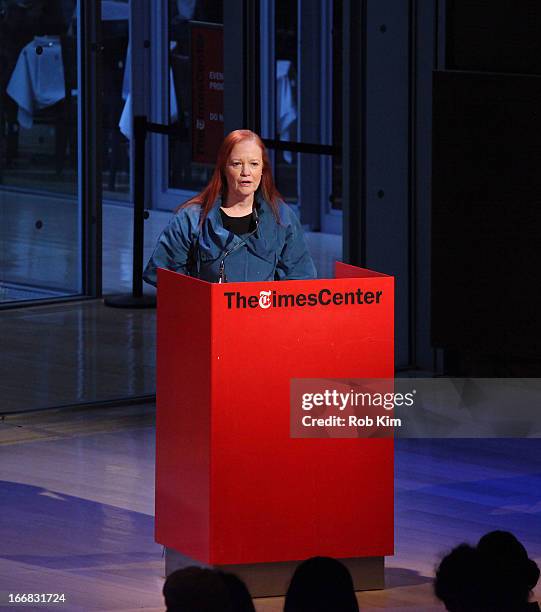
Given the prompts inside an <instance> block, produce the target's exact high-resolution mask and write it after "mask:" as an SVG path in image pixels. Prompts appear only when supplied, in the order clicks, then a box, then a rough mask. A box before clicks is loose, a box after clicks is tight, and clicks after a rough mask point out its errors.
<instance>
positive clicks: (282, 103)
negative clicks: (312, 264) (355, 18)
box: [260, 0, 342, 277]
mask: <svg viewBox="0 0 541 612" xmlns="http://www.w3.org/2000/svg"><path fill="white" fill-rule="evenodd" d="M261 9H262V10H261V25H260V28H261V32H260V34H261V35H260V40H261V49H260V58H261V64H260V73H261V80H260V82H261V133H262V135H263V137H264V138H266V139H268V145H269V149H270V150H271V153H272V158H273V163H274V173H275V179H276V184H277V186H278V189H279V191H280V192H281V193H282V195H283V197H284V200H285V201H286V202H287V203H288V204H289V205H291V206H293V208H294V209H295V210H296V211H297V212H298V214H299V216H300V219H301V222H302V224H303V225H304V226H305V228H306V230H308V232H309V234H308V239H309V242H310V249H311V252H312V254H313V256H314V259H315V260H316V263H317V269H318V273H319V275H320V276H322V277H326V276H332V273H333V266H334V260H336V259H341V257H342V162H341V144H342V119H341V118H342V93H341V92H342V78H341V77H342V75H341V70H342V68H341V67H342V0H295V1H294V2H291V1H290V0H261ZM288 143H291V144H288Z"/></svg>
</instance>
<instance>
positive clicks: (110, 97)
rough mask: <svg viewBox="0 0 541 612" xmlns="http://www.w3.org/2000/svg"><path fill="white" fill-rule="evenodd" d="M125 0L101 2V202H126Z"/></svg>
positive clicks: (128, 61) (127, 14) (128, 97)
mask: <svg viewBox="0 0 541 612" xmlns="http://www.w3.org/2000/svg"><path fill="white" fill-rule="evenodd" d="M129 18H130V3H129V0H115V1H114V2H111V1H109V0H102V2H101V35H102V45H103V50H102V53H101V56H100V58H101V62H102V64H101V69H102V79H103V91H102V100H101V102H102V129H103V132H102V139H103V156H102V169H103V199H104V200H106V201H107V200H120V201H125V202H126V201H129V199H130V157H129V155H130V140H131V137H132V134H131V130H132V126H131V119H132V115H131V79H130V71H131V48H130V45H129V30H130V27H129Z"/></svg>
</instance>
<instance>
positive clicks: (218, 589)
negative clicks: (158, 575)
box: [163, 567, 255, 612]
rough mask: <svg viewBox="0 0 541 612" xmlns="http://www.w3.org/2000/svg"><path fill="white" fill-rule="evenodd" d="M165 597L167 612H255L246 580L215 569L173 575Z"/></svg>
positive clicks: (185, 571) (167, 584)
mask: <svg viewBox="0 0 541 612" xmlns="http://www.w3.org/2000/svg"><path fill="white" fill-rule="evenodd" d="M163 596H164V598H165V605H166V609H167V612H255V608H254V605H253V603H252V599H251V597H250V593H249V592H248V589H247V588H246V586H245V585H244V583H243V582H242V580H240V578H237V577H236V576H233V575H232V574H226V573H225V572H221V571H219V570H215V569H207V568H201V567H186V568H183V569H180V570H177V571H175V572H173V573H172V574H171V575H170V576H168V578H167V580H166V581H165V584H164V585H163Z"/></svg>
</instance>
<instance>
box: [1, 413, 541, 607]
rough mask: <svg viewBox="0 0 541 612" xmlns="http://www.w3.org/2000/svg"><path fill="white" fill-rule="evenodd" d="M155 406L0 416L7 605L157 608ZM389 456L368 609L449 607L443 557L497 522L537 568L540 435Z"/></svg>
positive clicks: (410, 449)
mask: <svg viewBox="0 0 541 612" xmlns="http://www.w3.org/2000/svg"><path fill="white" fill-rule="evenodd" d="M154 414H155V408H154V406H153V404H141V405H134V406H124V407H117V408H114V407H113V408H111V407H109V408H99V409H92V410H89V409H84V410H70V411H46V412H43V413H34V414H23V415H19V416H16V417H14V416H11V417H7V418H5V419H4V420H3V421H1V422H0V505H1V513H0V542H1V544H0V593H1V597H2V598H3V600H2V601H0V609H2V610H3V609H13V608H5V607H4V606H5V603H4V602H5V601H6V597H7V594H8V593H11V592H13V593H17V592H18V593H25V592H26V593H28V592H45V593H65V595H66V599H67V603H66V604H64V605H61V606H60V605H57V606H55V609H59V610H141V609H143V610H163V606H162V599H161V595H160V590H161V586H162V583H163V568H164V563H163V558H162V550H161V547H160V546H159V545H157V544H155V543H154V540H153V484H154ZM395 463H396V554H395V556H394V557H391V558H388V559H387V561H386V583H387V588H386V589H385V590H384V591H379V592H370V593H361V594H359V600H360V604H361V610H380V609H385V610H401V611H404V612H405V611H408V610H409V611H414V610H415V611H427V612H428V611H431V610H434V611H435V610H443V608H442V607H441V606H440V605H438V603H437V602H436V601H435V600H434V599H433V596H432V594H431V577H432V574H433V569H434V566H435V564H436V563H437V561H438V558H439V557H440V555H441V554H442V553H444V552H445V551H446V550H448V549H449V548H450V547H452V546H454V545H456V544H458V543H459V542H462V541H469V542H475V540H476V539H477V538H478V537H479V536H480V535H481V534H483V533H485V532H486V531H488V530H490V529H496V528H498V529H508V530H511V531H513V532H514V533H515V534H516V535H517V536H518V537H519V538H520V539H521V540H522V541H523V542H524V544H525V545H526V547H527V549H528V551H529V553H530V556H532V557H533V558H535V559H536V560H537V562H538V563H540V562H541V440H537V439H529V440H505V439H500V440H479V439H477V440H473V439H472V440H398V441H397V442H396V462H395ZM366 503H370V500H366ZM537 596H538V598H539V597H541V590H538V592H537ZM256 606H257V609H258V611H269V612H270V611H278V610H281V606H282V600H281V599H278V598H274V599H260V600H257V601H256ZM24 609H33V608H28V607H26V608H24ZM36 609H37V608H36ZM39 609H46V608H45V607H41V606H40V607H39Z"/></svg>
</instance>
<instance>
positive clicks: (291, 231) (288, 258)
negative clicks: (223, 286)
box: [143, 198, 316, 285]
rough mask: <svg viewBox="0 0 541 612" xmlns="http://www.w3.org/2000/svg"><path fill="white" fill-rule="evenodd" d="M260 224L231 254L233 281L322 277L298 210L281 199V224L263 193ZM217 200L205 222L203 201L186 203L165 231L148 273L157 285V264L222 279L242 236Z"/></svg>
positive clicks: (229, 275)
mask: <svg viewBox="0 0 541 612" xmlns="http://www.w3.org/2000/svg"><path fill="white" fill-rule="evenodd" d="M256 205H257V207H258V214H259V225H258V229H257V232H256V233H255V234H254V235H252V236H250V237H249V238H248V240H247V241H246V244H244V245H242V246H241V247H239V248H238V249H237V250H236V251H234V252H232V253H231V255H229V256H228V257H227V258H226V260H225V272H226V275H227V280H228V281H229V282H239V281H268V280H293V279H308V278H316V268H315V266H314V262H313V261H312V258H311V257H310V254H309V253H308V249H307V247H306V241H305V239H304V234H303V231H302V227H301V225H300V222H299V220H298V218H297V216H296V215H295V213H294V212H293V210H292V209H291V208H290V207H289V206H287V205H286V204H284V203H280V207H279V213H280V224H278V223H276V219H275V218H274V215H273V213H272V210H271V208H270V206H269V204H267V202H265V201H264V200H263V199H262V198H257V204H256ZM220 206H221V200H217V201H216V203H215V205H214V206H213V208H212V209H211V211H210V212H209V214H208V216H207V218H206V219H205V221H204V222H203V226H202V227H199V218H200V213H201V207H200V206H199V205H197V204H195V205H193V206H187V207H186V208H181V209H180V210H179V211H178V212H177V213H176V214H175V216H174V217H173V218H172V219H171V221H170V222H169V225H168V226H167V227H166V228H165V230H164V231H163V232H162V234H161V236H160V237H159V239H158V244H157V245H156V248H155V249H154V252H153V253H152V256H151V258H150V260H149V262H148V264H147V267H146V269H145V272H144V275H143V278H144V279H145V281H146V282H147V283H150V284H151V285H156V270H157V268H167V269H168V270H173V271H175V272H180V273H182V274H188V275H189V276H195V277H197V278H201V279H202V280H206V281H209V282H216V281H217V280H218V276H219V265H220V261H221V259H222V257H223V256H224V253H225V252H226V251H228V250H229V249H231V248H233V247H234V246H235V245H236V244H238V243H239V242H241V241H242V237H239V236H237V235H236V234H233V233H232V232H230V231H228V230H226V229H225V228H224V226H223V224H222V218H221V215H220Z"/></svg>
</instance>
